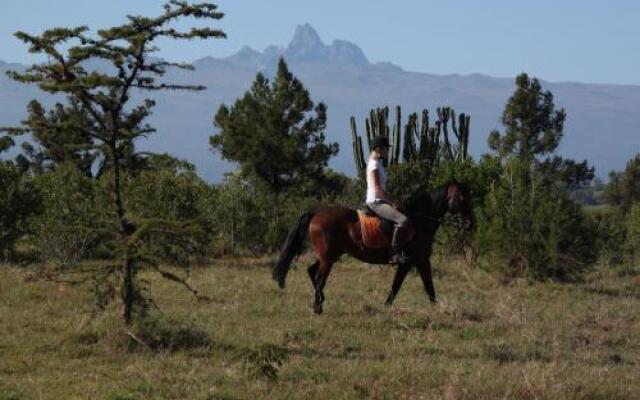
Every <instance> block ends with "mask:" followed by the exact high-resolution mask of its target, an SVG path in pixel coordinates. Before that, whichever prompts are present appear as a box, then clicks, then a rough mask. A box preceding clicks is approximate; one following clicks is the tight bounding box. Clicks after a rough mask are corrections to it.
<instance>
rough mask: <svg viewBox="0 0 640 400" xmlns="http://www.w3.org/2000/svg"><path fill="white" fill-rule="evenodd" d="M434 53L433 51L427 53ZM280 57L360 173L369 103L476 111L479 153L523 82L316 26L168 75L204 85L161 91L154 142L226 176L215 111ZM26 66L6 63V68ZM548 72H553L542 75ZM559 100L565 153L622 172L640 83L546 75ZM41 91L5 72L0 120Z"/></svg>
mask: <svg viewBox="0 0 640 400" xmlns="http://www.w3.org/2000/svg"><path fill="white" fill-rule="evenodd" d="M430 53H433V50H427V49H425V57H429V55H428V54H430ZM279 56H284V57H285V59H286V60H287V61H288V63H289V66H290V69H291V70H292V71H293V73H294V74H296V75H297V76H298V77H300V78H301V79H302V80H303V81H304V83H305V85H306V86H307V87H308V89H309V90H310V91H311V94H312V97H313V99H314V100H315V101H324V102H325V103H326V104H327V106H328V112H329V121H328V129H327V137H328V138H329V140H332V141H338V142H339V143H340V145H341V149H342V150H341V152H340V154H339V156H338V157H337V158H336V159H334V160H333V161H332V164H331V166H332V167H334V168H336V169H337V170H339V171H342V172H345V173H348V174H353V167H352V156H351V150H350V149H351V143H350V141H351V138H350V132H349V117H350V116H351V115H355V116H356V117H357V120H358V123H359V124H360V126H362V125H363V122H364V117H365V114H366V112H367V111H368V109H370V108H371V107H374V106H379V105H385V104H388V105H391V106H393V105H396V104H400V105H402V107H403V110H404V112H405V113H407V112H410V111H414V110H416V111H417V110H420V109H422V108H424V107H428V108H430V109H435V107H437V106H440V105H451V106H453V107H454V108H455V109H456V110H458V111H460V112H462V111H464V112H467V113H469V114H471V116H472V120H471V131H472V134H471V135H472V140H471V148H472V152H473V153H474V154H476V155H479V154H481V153H482V152H483V151H485V150H486V144H485V143H486V137H487V134H488V132H489V131H491V130H492V129H496V128H500V123H499V118H500V113H501V110H502V108H503V106H504V104H505V102H506V101H507V99H508V97H509V96H510V95H511V93H512V92H513V89H514V83H513V79H512V78H494V77H490V76H485V75H479V74H473V75H468V76H460V75H433V74H428V73H420V72H410V71H405V70H404V69H402V68H401V67H399V66H396V65H393V64H390V63H372V62H370V61H369V60H368V59H367V56H366V55H365V54H364V53H363V52H362V50H361V49H360V48H359V47H358V46H357V45H356V44H353V43H351V42H348V41H343V40H336V41H333V42H332V43H331V44H325V43H324V42H323V41H322V40H321V38H320V36H319V35H318V33H317V32H316V31H315V30H314V29H313V28H312V27H311V26H309V25H303V26H299V27H298V28H297V29H296V32H295V33H294V36H293V39H292V40H291V42H290V43H289V44H288V45H287V46H286V47H277V46H270V47H268V48H267V49H265V50H264V51H262V52H260V51H256V50H253V49H251V48H249V47H244V48H243V49H241V50H240V51H239V52H238V53H237V54H235V55H233V56H230V57H227V58H214V57H205V58H202V59H199V60H196V61H195V62H194V64H195V66H196V71H194V72H191V71H187V72H184V71H179V72H173V73H170V74H168V76H167V79H168V80H177V81H180V82H195V83H202V84H205V85H206V86H207V87H208V89H207V90H206V91H203V92H198V93H179V92H168V93H160V94H156V93H154V94H153V95H155V96H156V99H157V101H158V106H157V108H156V111H155V113H154V115H153V117H152V119H151V122H152V123H153V124H154V125H155V126H156V127H157V128H158V131H159V134H158V135H156V136H155V137H153V138H152V139H150V140H149V141H148V142H147V143H145V144H144V147H145V148H148V149H152V150H156V151H169V152H171V153H173V154H176V155H177V156H179V157H182V158H186V159H188V160H190V161H192V162H194V163H195V164H196V165H197V167H198V170H199V171H200V174H201V175H202V176H203V177H205V178H207V179H209V180H218V179H220V178H221V176H222V174H223V172H224V171H227V170H230V169H231V168H233V167H232V166H230V165H228V164H227V163H225V162H222V161H220V159H219V155H214V154H213V153H212V152H211V150H210V149H209V147H208V137H209V135H210V134H211V133H212V131H213V129H214V127H213V125H212V120H213V115H214V113H215V111H216V110H217V107H218V106H219V105H220V104H221V103H222V102H225V103H232V102H233V101H234V100H235V99H236V98H238V97H239V96H241V95H242V94H243V93H244V91H246V90H247V89H248V87H249V86H250V84H251V82H252V80H253V78H254V77H255V74H256V72H258V71H263V72H264V73H265V74H267V75H268V76H270V75H272V74H273V72H274V69H275V65H276V61H277V59H278V57H279ZM16 68H18V69H20V68H24V66H21V65H17V64H7V63H3V62H0V71H3V70H7V69H16ZM539 78H541V79H544V77H539ZM543 85H544V88H545V89H549V90H551V91H552V92H553V93H554V95H555V98H556V103H557V104H558V105H559V106H561V107H564V108H565V109H566V111H567V114H568V119H567V123H566V130H565V139H564V141H563V144H562V146H561V149H560V151H561V153H562V154H563V155H566V156H569V157H573V158H579V159H584V158H587V159H589V160H590V161H591V162H592V163H593V165H595V166H596V168H597V172H598V175H600V176H606V174H607V173H608V171H610V170H612V169H621V168H622V167H623V166H624V163H625V162H626V160H628V159H629V158H630V157H631V156H632V155H633V154H635V153H636V152H638V151H639V150H640V138H639V137H638V135H639V134H640V114H639V113H638V112H637V110H638V109H640V86H633V85H603V84H586V83H574V82H546V81H543ZM42 96H43V95H42V94H40V93H39V92H38V91H37V90H36V89H35V88H33V87H29V86H25V85H21V84H17V83H14V82H9V81H8V79H7V78H6V77H5V76H4V74H3V76H2V77H1V78H0V125H9V124H14V123H16V122H18V121H19V120H20V119H21V118H22V117H23V116H24V113H25V111H24V110H25V105H26V103H27V102H28V101H29V100H30V99H32V98H34V97H38V98H41V97H42Z"/></svg>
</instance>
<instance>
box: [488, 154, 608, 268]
mask: <svg viewBox="0 0 640 400" xmlns="http://www.w3.org/2000/svg"><path fill="white" fill-rule="evenodd" d="M527 174H531V172H530V164H529V163H526V162H523V161H521V160H519V159H517V158H511V159H509V160H508V161H507V162H506V164H505V171H504V174H503V175H502V177H501V179H500V181H498V182H496V183H495V184H494V185H493V187H492V189H491V191H490V192H489V194H488V196H487V198H486V201H485V205H484V208H483V209H482V210H481V212H480V213H479V214H480V215H479V221H478V231H477V232H476V237H475V239H476V244H477V247H478V250H479V252H480V255H481V256H484V259H485V260H486V261H489V262H495V261H498V262H502V261H503V262H505V264H504V265H505V267H506V269H505V272H506V273H507V274H508V275H510V276H519V275H520V276H529V277H532V278H536V279H545V278H553V279H559V280H571V279H575V278H578V277H580V276H581V274H582V272H584V271H585V269H586V268H587V267H588V266H590V265H591V264H592V263H593V262H595V260H596V257H597V251H596V246H595V238H596V232H595V226H594V224H593V223H592V222H591V221H590V219H589V218H588V217H587V216H586V215H585V214H584V212H583V211H582V210H581V208H580V206H578V205H577V204H575V203H574V202H573V201H572V200H571V199H570V198H569V197H568V195H567V194H566V193H565V192H563V191H559V190H558V189H557V188H556V187H554V186H552V185H545V184H543V182H542V179H541V177H540V175H539V174H538V173H536V172H534V173H533V174H531V175H529V177H530V182H528V183H526V182H524V181H523V180H522V179H520V177H521V176H523V175H527Z"/></svg>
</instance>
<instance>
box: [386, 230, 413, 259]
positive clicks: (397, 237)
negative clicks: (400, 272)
mask: <svg viewBox="0 0 640 400" xmlns="http://www.w3.org/2000/svg"><path fill="white" fill-rule="evenodd" d="M403 234H404V229H402V228H400V227H398V226H396V227H395V229H394V231H393V239H392V240H391V251H390V258H389V263H390V264H406V263H408V262H410V261H411V260H410V258H409V257H408V256H407V255H406V254H404V252H403V251H402V250H401V249H400V241H401V240H402V237H403V236H402V235H403Z"/></svg>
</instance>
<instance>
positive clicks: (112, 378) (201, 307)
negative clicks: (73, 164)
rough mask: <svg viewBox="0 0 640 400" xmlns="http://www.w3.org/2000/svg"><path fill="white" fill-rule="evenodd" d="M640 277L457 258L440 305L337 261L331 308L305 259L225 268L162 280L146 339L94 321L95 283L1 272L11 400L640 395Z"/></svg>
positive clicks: (1, 379)
mask: <svg viewBox="0 0 640 400" xmlns="http://www.w3.org/2000/svg"><path fill="white" fill-rule="evenodd" d="M637 274H638V272H637V271H627V272H626V273H625V272H624V271H616V270H607V269H604V268H602V269H599V270H597V271H595V272H594V273H592V274H591V275H589V277H588V278H587V280H586V281H585V282H583V283H578V284H564V285H562V284H555V283H544V284H542V283H528V282H526V281H522V280H516V281H513V282H511V283H508V284H505V283H503V282H501V281H500V279H499V278H498V277H497V276H494V275H491V274H488V273H485V272H482V271H475V270H474V271H470V270H468V269H466V268H465V267H463V266H462V265H458V264H457V263H456V262H450V263H448V264H447V265H446V266H440V267H437V268H436V275H435V278H436V279H435V284H436V290H437V292H438V296H439V303H438V304H437V305H430V304H428V302H427V301H426V296H425V295H424V292H423V289H422V286H421V282H420V279H419V277H418V276H417V275H415V274H411V275H410V276H409V277H408V278H407V281H406V282H405V286H404V287H403V289H402V291H401V292H400V294H399V296H398V298H397V300H396V304H395V305H394V306H393V307H391V308H388V307H385V306H383V302H384V300H385V298H386V295H387V293H388V290H389V287H390V284H391V280H392V277H393V270H392V269H391V268H389V267H367V266H364V265H361V264H357V263H350V262H348V263H342V264H339V265H337V266H336V268H335V269H334V271H333V274H332V276H331V277H330V279H329V283H328V285H327V289H326V294H327V301H326V302H325V314H323V315H322V316H316V315H314V314H313V312H312V308H311V302H312V293H311V287H310V284H309V282H308V280H307V277H306V271H304V270H303V269H302V268H299V269H297V270H293V271H292V272H291V273H290V274H289V280H288V284H287V288H286V290H279V289H277V288H276V285H275V283H274V282H273V281H271V280H270V273H269V270H268V269H266V268H264V267H254V266H250V265H234V266H229V265H223V263H220V264H216V265H214V266H212V267H208V268H198V269H194V270H193V273H192V277H191V280H190V282H192V284H193V286H195V287H196V288H197V289H198V290H199V291H200V292H201V293H202V294H205V295H207V296H209V297H210V300H209V301H203V302H197V301H195V300H194V299H193V298H192V297H191V296H190V295H189V294H188V292H186V291H185V290H183V289H182V288H181V287H178V286H176V285H175V284H173V283H171V282H169V281H165V280H162V279H161V278H156V277H155V276H150V277H149V279H150V280H151V281H152V283H153V290H152V293H151V294H152V296H153V297H154V298H155V299H156V301H157V303H158V305H159V308H160V311H159V312H157V311H156V312H154V313H153V317H152V318H151V320H150V321H149V322H148V323H146V325H145V326H144V327H142V328H140V327H139V328H138V330H137V331H135V332H134V333H136V334H138V337H139V338H140V339H141V340H142V341H143V342H144V343H146V344H147V345H149V346H151V347H152V348H147V347H146V345H142V344H137V342H135V341H134V340H132V339H131V338H130V337H129V336H127V335H126V332H127V331H126V329H124V328H123V326H122V325H121V324H120V320H119V309H118V307H117V304H114V305H113V306H110V307H109V308H108V309H107V310H106V311H105V312H103V313H100V314H97V315H95V314H94V312H93V301H92V295H91V290H90V289H91V287H90V285H86V286H80V287H70V286H68V285H65V284H60V283H54V282H50V281H47V280H43V279H39V278H38V276H37V275H36V274H34V273H33V271H32V270H28V269H23V268H18V267H11V266H0V399H3V400H6V399H112V400H115V399H156V398H158V399H262V398H269V399H350V398H373V399H405V398H406V399H414V398H416V399H420V398H423V399H431V398H444V399H476V398H480V399H500V398H516V399H520V398H523V399H638V398H640V287H638V283H639V282H637V278H634V275H637Z"/></svg>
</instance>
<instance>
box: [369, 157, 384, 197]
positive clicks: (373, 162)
mask: <svg viewBox="0 0 640 400" xmlns="http://www.w3.org/2000/svg"><path fill="white" fill-rule="evenodd" d="M375 170H377V171H378V176H379V177H380V188H381V189H382V190H383V191H384V190H385V184H386V182H387V174H386V173H385V171H384V165H383V164H382V159H374V158H373V157H370V158H369V161H368V162H367V199H366V202H367V203H373V202H374V201H376V200H383V199H381V198H380V197H379V196H377V195H376V192H375V190H374V187H375V186H374V184H375V181H374V175H373V171H375Z"/></svg>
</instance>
